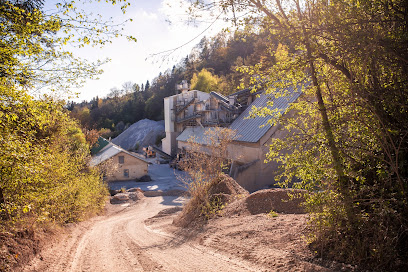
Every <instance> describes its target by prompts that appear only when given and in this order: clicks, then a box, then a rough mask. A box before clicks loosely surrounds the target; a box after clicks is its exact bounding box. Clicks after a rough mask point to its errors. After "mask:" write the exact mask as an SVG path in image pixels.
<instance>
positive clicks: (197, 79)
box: [191, 69, 221, 93]
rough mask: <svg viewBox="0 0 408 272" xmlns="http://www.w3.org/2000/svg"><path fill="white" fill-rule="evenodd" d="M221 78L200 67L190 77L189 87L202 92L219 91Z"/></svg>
mask: <svg viewBox="0 0 408 272" xmlns="http://www.w3.org/2000/svg"><path fill="white" fill-rule="evenodd" d="M220 84H221V80H220V78H219V77H217V76H215V75H213V74H212V73H211V72H210V71H207V70H206V69H202V70H201V71H200V72H199V73H198V74H194V75H193V78H192V79H191V89H192V90H200V91H202V92H206V93H209V92H219V90H220Z"/></svg>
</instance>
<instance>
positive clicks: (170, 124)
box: [162, 81, 301, 191]
mask: <svg viewBox="0 0 408 272" xmlns="http://www.w3.org/2000/svg"><path fill="white" fill-rule="evenodd" d="M178 89H179V90H180V91H181V92H180V93H179V94H177V95H173V96H170V97H167V98H165V99H164V110H165V112H164V114H165V131H166V138H164V139H163V141H162V144H163V145H162V146H163V151H164V152H166V153H168V154H171V155H175V154H176V153H178V152H179V153H182V152H184V151H183V150H186V149H188V148H189V143H188V140H189V139H191V138H192V137H194V139H195V141H196V142H198V143H200V144H203V145H205V144H206V142H205V136H204V135H205V133H206V131H207V130H209V129H211V127H214V126H220V127H228V128H230V129H232V130H234V131H235V137H234V140H233V142H232V143H231V144H230V145H229V147H228V157H229V158H228V159H230V160H231V161H232V164H231V168H230V171H229V173H230V176H231V177H233V178H234V179H235V180H236V181H237V182H238V183H239V184H241V185H242V186H243V187H244V188H246V189H247V190H249V191H255V190H258V189H260V188H264V187H268V186H270V185H273V184H274V183H275V180H274V176H275V175H276V174H277V171H278V165H277V164H276V163H274V162H270V163H265V162H264V160H265V155H266V154H267V152H268V146H269V143H270V141H271V139H272V138H274V137H278V138H281V137H284V136H285V132H284V131H282V130H281V129H280V127H279V125H270V124H268V120H269V119H270V117H259V116H257V117H254V118H249V115H250V111H251V108H252V106H256V107H269V108H270V109H271V110H274V111H276V112H281V113H285V112H286V110H287V109H288V108H289V105H290V104H291V103H293V102H295V101H296V100H297V99H298V98H299V96H300V95H301V91H300V89H297V88H292V89H289V90H288V94H287V95H286V96H285V97H280V98H275V97H273V96H271V95H267V94H263V93H262V92H258V93H252V92H251V91H250V90H248V89H247V90H242V91H239V92H236V93H234V94H231V95H229V96H228V97H226V96H223V95H221V94H219V93H216V92H211V93H204V92H200V91H198V90H189V87H188V84H187V82H185V81H184V82H182V84H181V85H180V86H179V87H178ZM268 101H273V105H270V104H269V105H268Z"/></svg>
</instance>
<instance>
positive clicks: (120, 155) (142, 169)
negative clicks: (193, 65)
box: [89, 138, 150, 182]
mask: <svg viewBox="0 0 408 272" xmlns="http://www.w3.org/2000/svg"><path fill="white" fill-rule="evenodd" d="M98 142H99V143H103V147H102V148H101V149H99V148H100V146H99V148H95V150H97V153H96V154H94V155H93V156H92V158H91V161H90V163H89V164H90V166H97V165H100V164H102V163H107V162H108V161H109V162H110V167H112V168H113V169H115V170H114V171H110V172H111V173H110V174H109V175H107V176H106V177H105V178H106V181H108V182H109V181H119V180H136V179H139V178H141V177H143V176H145V175H147V174H148V165H149V164H150V162H149V161H147V160H146V159H145V158H143V157H142V156H141V155H139V154H136V153H133V152H129V151H127V150H125V149H123V148H121V147H119V146H117V145H115V144H113V143H111V142H109V141H107V140H105V139H103V138H102V139H100V140H98Z"/></svg>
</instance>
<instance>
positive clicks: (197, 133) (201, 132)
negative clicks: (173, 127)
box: [176, 127, 212, 145]
mask: <svg viewBox="0 0 408 272" xmlns="http://www.w3.org/2000/svg"><path fill="white" fill-rule="evenodd" d="M210 129H212V128H211V127H204V128H203V127H188V128H186V129H185V130H184V131H183V132H182V133H181V134H180V135H179V136H177V138H176V140H177V141H180V142H188V140H189V139H191V138H193V137H194V142H196V143H199V144H202V145H205V144H207V142H208V141H207V139H206V135H205V133H206V132H207V131H208V130H210Z"/></svg>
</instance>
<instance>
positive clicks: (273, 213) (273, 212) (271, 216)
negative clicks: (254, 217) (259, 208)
mask: <svg viewBox="0 0 408 272" xmlns="http://www.w3.org/2000/svg"><path fill="white" fill-rule="evenodd" d="M267 215H268V217H270V218H275V217H278V216H279V214H278V213H277V212H275V211H274V210H271V211H270V212H269V213H268V214H267Z"/></svg>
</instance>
